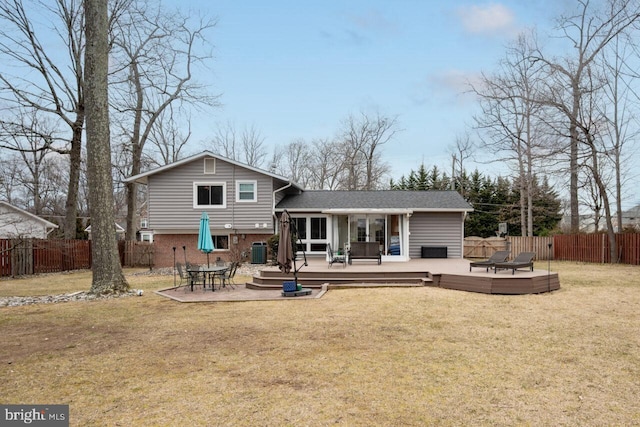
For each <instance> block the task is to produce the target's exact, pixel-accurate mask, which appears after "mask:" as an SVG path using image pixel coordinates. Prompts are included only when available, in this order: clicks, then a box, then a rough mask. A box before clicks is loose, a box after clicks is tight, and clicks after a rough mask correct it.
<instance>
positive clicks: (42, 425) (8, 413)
mask: <svg viewBox="0 0 640 427" xmlns="http://www.w3.org/2000/svg"><path fill="white" fill-rule="evenodd" d="M24 425H30V426H38V427H69V405H0V426H2V427H4V426H24Z"/></svg>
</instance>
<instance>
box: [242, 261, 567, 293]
mask: <svg viewBox="0 0 640 427" xmlns="http://www.w3.org/2000/svg"><path fill="white" fill-rule="evenodd" d="M543 264H544V265H543ZM535 267H536V269H535V270H534V271H529V269H522V270H517V271H516V272H515V274H512V272H511V270H500V271H498V272H497V273H494V271H493V270H489V272H488V273H487V272H486V270H485V269H481V268H474V269H473V271H472V272H469V261H467V260H461V259H415V260H411V261H409V262H383V263H382V264H381V265H378V264H377V262H375V261H368V260H354V261H353V264H352V265H347V266H346V267H343V266H342V265H341V264H333V266H332V267H331V268H329V267H328V263H327V262H326V261H325V260H324V259H319V258H311V259H308V265H307V266H305V267H302V268H301V269H300V271H299V273H298V282H300V283H301V284H302V285H303V286H304V287H306V288H313V289H320V288H321V287H322V286H323V285H327V287H328V289H331V288H336V287H362V286H390V285H393V286H435V287H440V288H445V289H454V290H460V291H469V292H481V293H486V294H510V295H520V294H534V293H542V292H550V291H554V290H557V289H560V279H559V277H558V274H557V273H554V272H550V271H547V270H546V269H542V268H543V267H546V263H544V262H540V263H538V264H537V265H535ZM292 278H293V274H292V273H291V274H288V275H285V274H283V273H282V272H280V270H278V268H277V267H268V266H265V268H264V269H262V270H261V271H260V273H259V274H256V275H255V276H254V277H253V279H252V281H251V282H248V283H246V287H247V288H248V289H255V290H259V289H264V290H267V289H271V290H273V289H282V282H283V281H286V280H291V279H292Z"/></svg>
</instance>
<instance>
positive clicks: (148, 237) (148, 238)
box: [140, 230, 153, 243]
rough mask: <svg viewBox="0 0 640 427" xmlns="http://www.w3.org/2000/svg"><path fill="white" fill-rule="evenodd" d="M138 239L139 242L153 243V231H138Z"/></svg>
mask: <svg viewBox="0 0 640 427" xmlns="http://www.w3.org/2000/svg"><path fill="white" fill-rule="evenodd" d="M140 241H141V242H149V243H153V231H148V230H147V231H141V232H140Z"/></svg>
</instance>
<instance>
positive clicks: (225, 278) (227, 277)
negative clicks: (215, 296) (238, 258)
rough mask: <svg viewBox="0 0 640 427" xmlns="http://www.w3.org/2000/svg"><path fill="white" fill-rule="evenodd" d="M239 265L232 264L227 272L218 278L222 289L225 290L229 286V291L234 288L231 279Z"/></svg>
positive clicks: (236, 263)
mask: <svg viewBox="0 0 640 427" xmlns="http://www.w3.org/2000/svg"><path fill="white" fill-rule="evenodd" d="M239 265H240V263H239V262H235V261H234V262H232V263H231V265H230V266H229V268H228V269H227V271H225V272H224V274H223V275H222V276H220V279H221V281H222V283H221V286H222V287H223V288H226V287H227V286H229V287H230V288H231V289H235V288H236V286H235V283H234V281H233V278H234V277H235V275H236V271H237V270H238V266H239Z"/></svg>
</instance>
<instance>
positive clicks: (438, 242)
mask: <svg viewBox="0 0 640 427" xmlns="http://www.w3.org/2000/svg"><path fill="white" fill-rule="evenodd" d="M462 215H463V214H462V213H460V212H452V213H444V212H442V213H414V214H413V216H411V218H410V220H409V232H410V233H411V235H410V236H409V256H410V257H411V258H420V257H421V256H422V251H421V248H422V246H446V247H447V257H448V258H462V245H463V240H464V231H463V229H464V227H463V222H462V218H463V216H462Z"/></svg>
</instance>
